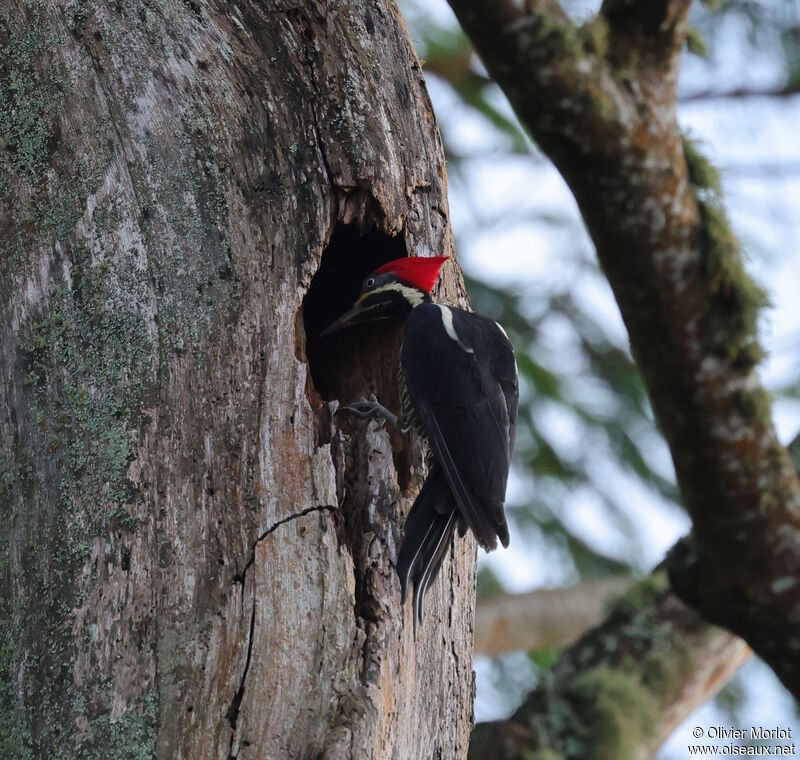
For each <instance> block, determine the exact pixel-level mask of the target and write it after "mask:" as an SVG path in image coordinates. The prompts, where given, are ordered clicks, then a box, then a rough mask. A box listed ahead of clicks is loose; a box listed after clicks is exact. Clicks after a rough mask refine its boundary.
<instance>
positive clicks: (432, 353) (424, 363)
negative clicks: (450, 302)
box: [398, 302, 519, 621]
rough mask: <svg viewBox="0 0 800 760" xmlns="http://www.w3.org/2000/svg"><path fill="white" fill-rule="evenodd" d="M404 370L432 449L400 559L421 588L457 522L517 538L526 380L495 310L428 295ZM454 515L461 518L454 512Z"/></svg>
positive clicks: (480, 533)
mask: <svg viewBox="0 0 800 760" xmlns="http://www.w3.org/2000/svg"><path fill="white" fill-rule="evenodd" d="M400 362H401V370H402V373H403V380H404V382H405V386H406V391H407V395H408V397H409V399H410V401H411V406H412V409H411V410H404V412H405V416H410V415H416V417H417V422H418V425H417V426H416V427H419V428H421V429H422V430H423V431H424V433H425V437H426V438H427V441H428V444H429V446H430V448H431V450H432V452H433V466H432V467H431V470H430V472H429V474H428V478H427V479H426V481H425V484H424V485H423V488H422V490H421V491H420V494H419V496H418V497H417V499H416V501H415V502H414V506H413V507H412V509H411V512H410V514H409V517H408V520H407V521H406V530H405V536H404V539H403V544H402V547H401V551H400V557H399V561H398V572H399V573H400V578H401V582H402V586H403V592H404V593H403V596H404V597H405V592H406V590H407V588H408V585H409V583H413V585H414V589H415V603H414V612H415V621H416V620H417V619H418V618H419V617H420V616H421V613H422V597H423V596H424V594H425V591H426V590H427V588H428V587H429V586H430V583H431V582H432V580H433V579H434V578H435V577H436V574H437V573H438V571H439V566H440V565H441V563H442V560H443V559H444V556H445V555H446V553H447V547H448V546H449V544H450V539H451V538H452V536H453V532H454V529H455V525H456V522H458V523H461V524H462V525H466V526H467V527H469V529H470V530H472V532H473V533H474V534H475V537H476V538H477V540H478V542H479V543H480V544H481V545H482V546H483V547H484V548H485V549H487V550H491V549H494V548H496V546H497V539H499V540H500V543H501V544H503V546H507V545H508V526H507V524H506V519H505V514H504V511H503V502H504V500H505V491H506V482H507V480H508V471H509V466H510V462H511V454H512V451H513V448H514V438H515V433H516V420H517V404H518V396H519V389H518V382H517V371H516V362H515V360H514V353H513V350H512V348H511V344H510V343H509V341H508V338H507V337H506V335H505V333H504V332H503V331H502V330H501V329H500V327H499V326H498V325H497V324H496V323H495V322H493V321H492V320H490V319H486V318H485V317H481V316H480V315H477V314H472V313H470V312H467V311H463V310H462V309H457V308H453V307H446V306H441V305H439V304H434V303H430V302H428V303H423V304H420V305H419V306H418V307H416V308H414V309H412V310H411V312H410V313H409V315H408V318H407V320H406V324H405V330H404V333H403V347H402V349H401V353H400ZM454 515H455V519H454Z"/></svg>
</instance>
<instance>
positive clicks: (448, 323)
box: [436, 303, 475, 354]
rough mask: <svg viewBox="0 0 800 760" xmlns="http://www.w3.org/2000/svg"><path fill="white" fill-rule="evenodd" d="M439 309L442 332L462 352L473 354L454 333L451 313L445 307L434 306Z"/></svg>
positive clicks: (440, 305) (438, 304)
mask: <svg viewBox="0 0 800 760" xmlns="http://www.w3.org/2000/svg"><path fill="white" fill-rule="evenodd" d="M436 305H437V306H438V307H439V311H441V313H442V324H443V325H444V331H445V332H446V333H447V334H448V335H449V336H450V337H451V338H452V339H453V340H454V341H455V342H456V343H458V345H459V346H461V348H462V349H464V351H466V352H467V353H468V354H474V353H475V351H473V350H472V349H471V348H468V347H467V346H465V345H464V344H463V343H462V342H461V339H460V338H459V337H458V333H457V332H456V328H455V325H454V324H453V312H452V311H451V310H450V308H449V307H447V306H442V304H440V303H437V304H436Z"/></svg>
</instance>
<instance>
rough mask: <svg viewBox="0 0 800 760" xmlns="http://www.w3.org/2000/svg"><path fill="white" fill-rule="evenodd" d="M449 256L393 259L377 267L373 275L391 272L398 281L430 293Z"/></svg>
mask: <svg viewBox="0 0 800 760" xmlns="http://www.w3.org/2000/svg"><path fill="white" fill-rule="evenodd" d="M449 258H450V257H449V256H431V257H429V258H426V257H424V256H407V257H406V258H404V259H395V260H394V261H390V262H389V263H388V264H384V265H383V266H382V267H378V269H376V270H375V271H374V272H373V274H386V273H387V272H391V273H392V274H395V275H397V278H398V279H399V280H402V281H403V282H407V283H408V284H409V285H413V286H414V287H415V288H419V289H420V290H424V291H425V292H426V293H430V292H431V291H432V290H433V286H434V285H435V284H436V280H437V278H438V277H439V270H440V269H441V268H442V265H443V264H444V262H445V261H447V259H449Z"/></svg>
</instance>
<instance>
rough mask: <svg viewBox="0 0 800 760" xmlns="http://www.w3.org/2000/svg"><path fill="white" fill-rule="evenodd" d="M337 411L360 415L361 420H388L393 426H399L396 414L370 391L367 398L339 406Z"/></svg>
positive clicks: (382, 421)
mask: <svg viewBox="0 0 800 760" xmlns="http://www.w3.org/2000/svg"><path fill="white" fill-rule="evenodd" d="M339 412H350V413H351V414H355V415H356V417H360V418H361V419H362V420H369V419H379V420H380V421H381V423H384V422H389V424H391V425H394V426H395V427H400V421H399V419H398V417H397V415H396V414H394V413H393V412H390V411H389V410H388V409H387V408H386V407H385V406H384V405H383V404H381V402H380V401H378V399H377V398H376V397H375V394H374V393H371V394H370V396H369V398H368V399H360V400H358V401H353V402H352V403H350V404H348V405H347V406H340V407H339V409H338V410H337V414H338V413H339Z"/></svg>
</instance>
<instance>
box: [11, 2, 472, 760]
mask: <svg viewBox="0 0 800 760" xmlns="http://www.w3.org/2000/svg"><path fill="white" fill-rule="evenodd" d="M0 46H2V55H0V87H1V88H2V89H0V164H1V165H2V171H0V224H1V226H0V245H2V253H0V314H2V317H0V371H1V372H2V375H1V377H0V382H2V397H1V400H0V515H1V519H0V577H2V588H1V589H0V597H1V598H0V605H2V608H1V609H0V628H1V630H0V755H2V756H3V757H33V756H35V757H42V758H48V757H58V758H72V757H80V758H91V757H96V758H123V757H124V758H133V757H137V758H141V757H151V756H158V757H162V758H170V759H172V758H189V757H190V758H227V757H229V756H231V757H240V758H250V757H252V758H264V757H269V758H281V757H292V758H301V757H324V758H346V757H358V758H367V757H370V758H389V757H397V758H407V757H426V758H430V757H447V758H451V757H459V756H463V755H464V754H465V752H466V744H467V741H468V736H469V731H470V728H471V718H472V693H473V683H472V671H471V647H472V618H473V592H474V563H475V551H474V544H472V543H471V541H470V540H467V541H466V542H465V541H462V542H460V544H459V552H458V558H457V559H456V560H455V561H453V560H451V559H448V560H447V561H446V564H445V566H444V571H443V573H442V575H441V576H440V579H439V581H438V582H437V584H436V586H435V587H434V589H433V591H432V593H430V594H429V597H428V598H429V600H430V601H429V602H428V605H427V609H426V619H425V621H424V625H423V626H422V629H421V630H420V632H419V634H418V636H417V640H416V642H415V641H414V640H413V637H412V630H411V619H410V617H409V614H408V613H409V610H408V609H406V610H404V611H403V610H401V608H400V605H399V584H398V582H397V578H396V576H395V573H394V561H395V559H396V555H397V549H398V541H399V535H400V533H399V526H400V525H402V520H403V516H404V515H405V513H406V512H407V510H408V507H409V505H410V502H411V500H412V498H413V496H414V495H415V493H416V491H417V488H418V486H419V482H420V475H421V472H422V468H423V463H422V457H421V452H420V450H419V447H418V446H417V445H416V444H415V442H414V441H413V439H411V438H403V437H400V436H394V434H393V437H392V439H391V441H390V438H389V433H388V432H387V431H385V430H382V429H379V428H377V427H376V426H374V425H372V424H370V425H369V426H366V427H365V426H356V425H354V424H352V423H351V422H349V421H347V420H339V419H338V418H336V417H335V416H334V414H333V412H334V411H335V408H336V402H337V401H338V400H350V399H352V398H353V397H358V396H363V395H365V394H366V393H368V392H369V391H371V390H374V391H375V392H376V393H377V394H378V395H379V396H381V397H383V398H384V399H387V400H388V402H389V403H390V404H392V403H394V404H396V398H395V396H396V389H395V362H396V358H397V356H396V353H397V352H396V349H397V335H396V334H395V333H394V332H392V329H391V328H390V327H379V328H376V329H374V330H366V329H365V330H362V331H361V332H357V333H356V332H354V333H352V334H348V335H342V336H340V337H339V338H338V339H336V341H335V342H334V343H331V344H322V343H320V342H319V341H317V340H316V337H315V335H316V333H317V332H318V331H319V329H321V327H322V326H324V323H325V321H326V320H327V321H330V320H332V319H333V317H335V316H337V312H338V311H341V310H343V308H342V307H343V305H344V304H345V303H346V301H347V300H348V299H349V298H350V297H352V295H353V294H354V293H355V291H356V290H357V288H358V285H359V282H360V280H361V277H362V276H363V275H364V274H366V272H368V271H370V269H372V268H373V267H374V266H375V265H376V264H378V263H382V262H383V261H385V260H388V259H389V258H392V257H394V256H396V255H402V254H404V253H405V252H408V253H413V254H417V255H430V254H434V253H436V254H441V253H445V254H448V253H452V241H451V235H450V230H449V225H448V212H447V202H446V197H445V191H446V182H445V175H444V158H443V155H442V148H441V143H440V140H439V135H438V132H437V128H436V125H435V122H434V118H433V114H432V111H431V107H430V103H429V100H428V96H427V93H426V90H425V86H424V83H423V79H422V74H421V70H420V66H419V62H418V61H417V59H416V58H415V55H414V53H413V51H412V48H411V45H410V42H409V39H408V37H407V33H406V30H405V27H404V25H403V22H402V20H401V19H400V17H399V15H398V12H397V9H396V7H395V6H394V4H393V3H392V2H390V1H389V0H387V1H386V2H383V1H378V2H374V1H370V2H366V1H359V0H353V1H351V2H346V3H344V2H341V3H339V2H329V3H323V2H319V3H317V2H309V3H304V4H301V5H300V6H298V5H296V4H291V3H283V2H267V3H257V2H248V1H247V0H242V2H236V3H233V4H231V3H213V2H210V3H204V2H192V1H191V0H186V1H184V2H178V1H177V0H167V1H166V2H160V3H156V4H153V3H147V2H133V3H122V4H117V3H103V2H100V3H84V2H83V1H82V0H77V1H76V2H68V3H56V2H50V1H49V0H41V1H40V2H39V1H37V2H34V3H32V4H31V3H15V2H12V1H10V0H4V1H3V2H1V3H0ZM449 270H450V271H449V273H447V274H446V275H445V278H444V284H443V285H442V287H441V290H440V292H439V293H438V295H439V297H440V298H442V299H444V300H446V301H447V300H450V301H455V302H459V303H463V296H464V291H463V285H462V283H461V280H460V275H459V273H458V272H457V270H456V268H455V267H454V266H453V267H450V268H449ZM307 294H308V295H307ZM304 299H305V300H304ZM307 333H308V335H307ZM389 338H391V340H388V339H389ZM387 340H388V343H389V346H390V347H391V348H392V350H390V351H384V352H382V353H380V355H379V352H378V351H377V346H378V345H379V343H380V342H383V343H384V344H385V343H386V342H387ZM426 601H427V599H426Z"/></svg>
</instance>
